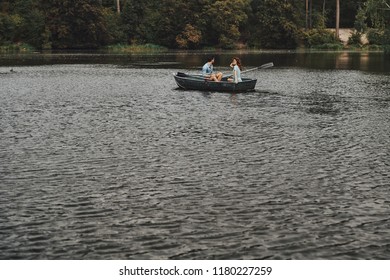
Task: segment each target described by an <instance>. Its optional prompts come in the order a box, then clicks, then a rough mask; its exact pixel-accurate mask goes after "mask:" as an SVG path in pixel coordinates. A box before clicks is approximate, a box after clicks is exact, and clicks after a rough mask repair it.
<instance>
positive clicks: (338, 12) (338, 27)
mask: <svg viewBox="0 0 390 280" xmlns="http://www.w3.org/2000/svg"><path fill="white" fill-rule="evenodd" d="M339 38H340V0H336V39H339Z"/></svg>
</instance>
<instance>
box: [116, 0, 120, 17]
mask: <svg viewBox="0 0 390 280" xmlns="http://www.w3.org/2000/svg"><path fill="white" fill-rule="evenodd" d="M116 11H117V12H118V14H120V13H121V6H120V1H119V0H116Z"/></svg>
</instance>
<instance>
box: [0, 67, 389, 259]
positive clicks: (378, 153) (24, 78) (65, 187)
mask: <svg viewBox="0 0 390 280" xmlns="http://www.w3.org/2000/svg"><path fill="white" fill-rule="evenodd" d="M265 62H268V61H265ZM13 70H14V71H15V72H13V73H11V72H9V67H8V66H7V67H5V66H3V67H0V72H1V73H3V74H1V75H0V258H1V259H389V258H390V208H389V206H390V203H389V202H390V167H389V164H390V153H389V152H390V138H389V137H390V125H389V123H390V106H389V104H390V75H389V73H388V72H386V71H385V72H383V71H382V72H379V73H378V72H377V73H373V72H368V71H361V70H349V69H336V70H334V69H333V70H332V69H313V68H308V67H294V66H293V65H290V66H285V67H278V66H277V65H276V67H275V68H273V69H267V70H258V71H254V72H250V73H247V75H246V76H249V77H253V78H255V77H256V78H258V79H259V80H258V84H257V88H256V91H254V92H250V93H246V94H224V93H214V92H198V91H181V90H178V89H177V87H176V85H175V83H174V80H173V77H172V73H174V72H176V71H178V70H180V71H183V69H182V68H180V69H179V68H175V66H174V65H173V66H172V65H171V66H166V67H162V68H160V69H155V68H144V67H130V66H129V67H125V66H123V65H119V64H69V65H65V64H56V65H41V66H39V65H37V66H15V67H13ZM8 72H9V73H8Z"/></svg>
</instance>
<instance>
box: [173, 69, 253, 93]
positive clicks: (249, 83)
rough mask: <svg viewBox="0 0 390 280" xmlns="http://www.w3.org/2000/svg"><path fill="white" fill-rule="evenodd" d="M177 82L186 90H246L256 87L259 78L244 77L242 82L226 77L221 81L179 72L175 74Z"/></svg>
mask: <svg viewBox="0 0 390 280" xmlns="http://www.w3.org/2000/svg"><path fill="white" fill-rule="evenodd" d="M174 78H175V81H176V84H177V85H178V86H179V87H180V88H182V89H185V90H200V91H219V92H246V91H253V90H254V89H255V86H256V83H257V80H253V79H245V78H244V79H242V82H239V83H237V84H236V83H232V82H228V81H227V79H226V78H224V79H222V81H220V82H215V81H210V80H207V79H205V78H204V77H202V76H196V75H187V74H185V73H181V72H178V73H177V74H175V75H174Z"/></svg>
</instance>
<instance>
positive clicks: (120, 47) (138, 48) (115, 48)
mask: <svg viewBox="0 0 390 280" xmlns="http://www.w3.org/2000/svg"><path fill="white" fill-rule="evenodd" d="M105 49H106V50H108V51H109V52H112V53H134V52H164V51H167V50H168V48H166V47H163V46H159V45H154V44H144V45H124V44H117V45H111V46H108V47H106V48H105Z"/></svg>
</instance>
